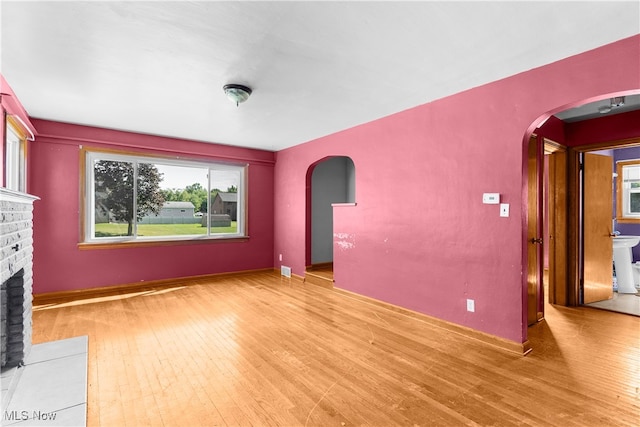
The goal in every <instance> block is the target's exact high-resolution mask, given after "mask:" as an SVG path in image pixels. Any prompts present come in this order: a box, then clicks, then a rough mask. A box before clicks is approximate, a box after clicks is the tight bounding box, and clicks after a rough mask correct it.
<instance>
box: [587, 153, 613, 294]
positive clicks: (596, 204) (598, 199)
mask: <svg viewBox="0 0 640 427" xmlns="http://www.w3.org/2000/svg"><path fill="white" fill-rule="evenodd" d="M583 165H584V167H583V175H582V176H583V206H584V211H583V218H584V219H583V242H584V243H583V244H584V249H583V271H584V273H583V283H584V285H583V286H584V287H583V303H584V304H588V303H590V302H595V301H602V300H606V299H611V298H613V241H612V239H611V232H612V230H611V229H612V218H613V160H612V158H611V157H609V156H602V155H598V154H591V153H585V154H584V161H583Z"/></svg>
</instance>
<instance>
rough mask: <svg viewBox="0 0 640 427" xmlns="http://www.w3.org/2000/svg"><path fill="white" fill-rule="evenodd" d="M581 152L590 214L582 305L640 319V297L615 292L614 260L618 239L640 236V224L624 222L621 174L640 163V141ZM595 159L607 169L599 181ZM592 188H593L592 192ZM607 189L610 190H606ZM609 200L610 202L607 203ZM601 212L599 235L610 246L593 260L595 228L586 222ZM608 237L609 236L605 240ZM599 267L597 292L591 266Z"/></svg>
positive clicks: (639, 255) (637, 253) (635, 255)
mask: <svg viewBox="0 0 640 427" xmlns="http://www.w3.org/2000/svg"><path fill="white" fill-rule="evenodd" d="M579 151H581V152H580V153H578V154H577V155H578V156H583V157H584V162H585V166H584V179H583V183H582V188H581V191H582V193H583V196H582V204H583V206H584V212H585V214H587V215H585V217H584V219H583V222H584V224H583V230H584V231H583V236H584V240H585V242H584V245H585V255H584V256H583V259H584V279H583V283H584V285H583V288H582V289H583V295H582V299H581V303H582V304H584V305H585V306H588V307H593V308H599V309H604V310H609V311H615V312H619V313H625V314H632V315H635V316H640V297H638V296H637V295H640V294H633V293H623V292H617V291H615V290H614V286H615V284H614V283H615V281H614V275H615V273H614V267H613V265H612V258H613V257H612V256H611V252H612V250H613V249H612V248H613V239H615V237H614V235H616V234H618V233H619V234H621V235H626V236H640V221H633V220H631V221H629V220H627V219H625V218H622V215H621V211H622V208H621V205H622V192H621V178H622V175H621V174H618V173H617V172H618V171H619V170H620V167H621V165H624V164H629V163H635V162H636V161H637V162H639V163H640V160H639V159H640V137H639V138H632V139H626V140H621V141H613V142H611V143H609V144H608V145H606V146H600V147H598V151H594V150H593V149H589V147H583V148H582V150H579ZM594 156H598V157H599V159H598V161H599V162H600V163H602V165H601V166H600V167H601V168H603V169H605V171H604V172H603V173H601V174H600V177H599V178H596V177H591V176H590V174H589V170H590V169H592V168H593V165H591V166H590V164H589V160H590V159H591V160H593V159H594ZM589 187H591V191H590V190H589ZM598 187H599V189H598ZM607 187H608V190H607V189H606V188H607ZM594 191H595V192H594ZM605 196H606V197H605ZM605 198H606V199H607V200H606V201H605ZM600 204H603V206H602V207H601V208H599V207H598V205H600ZM599 209H602V210H603V213H602V215H601V216H602V217H603V219H602V221H601V223H602V225H600V228H601V230H600V233H596V234H600V235H601V237H600V239H601V240H602V241H603V242H602V245H606V247H602V248H601V249H599V250H597V251H596V252H595V253H593V254H592V256H591V257H589V256H588V255H587V249H586V246H587V240H588V238H589V234H590V233H592V231H590V229H591V228H593V225H589V224H586V222H587V221H588V220H589V218H588V217H589V215H592V213H593V212H597V211H598V210H599ZM606 214H608V216H606ZM605 216H606V217H605ZM605 227H606V230H605ZM605 234H606V236H603V235H605ZM596 238H597V236H596ZM605 249H606V250H605ZM631 259H632V261H639V260H640V248H633V249H632V257H631ZM598 264H600V265H601V267H600V268H601V269H602V271H603V273H602V279H601V282H602V284H601V285H600V286H596V288H595V289H594V287H593V286H592V285H593V281H588V273H587V271H588V270H587V267H588V266H591V267H590V268H591V269H593V266H594V265H598Z"/></svg>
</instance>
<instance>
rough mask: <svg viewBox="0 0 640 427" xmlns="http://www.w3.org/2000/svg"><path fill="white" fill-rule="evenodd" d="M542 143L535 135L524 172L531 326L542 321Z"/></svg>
mask: <svg viewBox="0 0 640 427" xmlns="http://www.w3.org/2000/svg"><path fill="white" fill-rule="evenodd" d="M541 154H542V151H541V144H539V142H538V139H537V137H536V136H532V137H531V139H530V140H529V156H528V169H527V170H528V172H527V175H528V176H527V179H528V183H527V194H528V196H527V197H528V199H527V201H528V203H527V206H528V207H527V219H528V221H527V223H528V225H527V260H528V262H527V324H528V325H533V324H534V323H536V322H537V321H538V320H540V319H541V318H542V312H541V311H539V310H538V308H539V305H540V304H539V300H540V297H541V296H542V293H541V292H540V290H541V288H542V286H541V285H542V277H543V276H542V261H543V257H542V244H543V239H542V229H541V225H542V221H539V218H540V213H541V211H542V209H541V201H542V199H541V191H540V189H541V180H540V178H541V177H542V174H541V173H540V172H541V171H540V169H541V168H540V166H541V163H542V162H541V161H540V160H541Z"/></svg>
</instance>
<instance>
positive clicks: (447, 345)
mask: <svg viewBox="0 0 640 427" xmlns="http://www.w3.org/2000/svg"><path fill="white" fill-rule="evenodd" d="M33 325H34V328H33V331H34V332H33V341H34V343H40V342H47V341H53V340H58V339H63V338H70V337H73V336H78V335H88V336H89V357H88V361H89V366H88V374H89V375H88V381H89V384H88V408H87V421H88V425H89V426H127V425H131V426H145V425H153V426H160V425H165V426H176V425H180V426H182V425H185V426H187V425H188V426H197V425H203V426H204V425H207V426H210V425H214V426H248V425H273V426H305V425H306V426H330V425H335V426H340V427H342V426H345V427H346V426H352V425H372V426H390V425H412V426H418V425H421V426H451V425H479V426H485V425H498V426H510V425H523V426H540V425H545V426H546V425H549V426H559V427H560V426H562V427H564V426H634V427H637V426H638V420H640V367H639V366H640V319H638V318H637V317H633V316H628V315H624V314H616V313H609V312H605V311H602V310H595V309H590V308H566V307H555V306H547V307H546V319H545V321H543V322H540V323H539V324H537V325H535V326H533V327H531V328H530V329H529V339H530V341H531V343H532V346H533V352H532V353H530V354H529V355H528V356H520V355H517V354H514V353H510V352H507V351H505V350H502V349H499V348H497V347H494V346H491V345H489V344H486V343H483V342H481V341H478V340H474V339H471V338H468V337H464V336H462V335H459V334H457V333H455V332H452V331H448V330H446V329H443V328H441V327H439V326H437V325H434V324H433V323H429V322H426V321H421V320H420V319H419V318H416V317H411V316H407V315H405V314H403V313H401V312H398V311H397V310H393V309H386V308H385V307H384V306H383V305H379V304H370V303H367V302H366V301H364V300H360V299H356V298H350V297H349V296H348V295H346V294H344V293H341V292H336V291H333V290H331V289H325V288H322V287H318V286H313V285H305V284H302V283H300V282H296V281H292V280H289V279H283V278H282V277H281V276H279V275H276V274H270V273H256V274H251V275H242V276H237V277H232V276H230V277H224V278H219V279H211V280H202V279H199V280H195V281H192V282H189V283H184V284H180V285H175V286H172V287H168V288H165V289H158V290H150V291H144V292H135V293H131V294H127V293H125V292H122V291H120V292H119V295H114V296H103V297H100V298H94V299H85V300H81V301H80V300H79V301H69V302H66V303H60V304H50V305H43V306H36V307H34V313H33Z"/></svg>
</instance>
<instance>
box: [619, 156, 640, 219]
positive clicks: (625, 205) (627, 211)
mask: <svg viewBox="0 0 640 427" xmlns="http://www.w3.org/2000/svg"><path fill="white" fill-rule="evenodd" d="M616 172H617V174H618V177H617V178H616V188H617V199H616V203H617V209H616V211H617V215H616V219H617V220H618V221H619V222H640V160H630V161H624V162H618V163H617V166H616Z"/></svg>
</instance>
